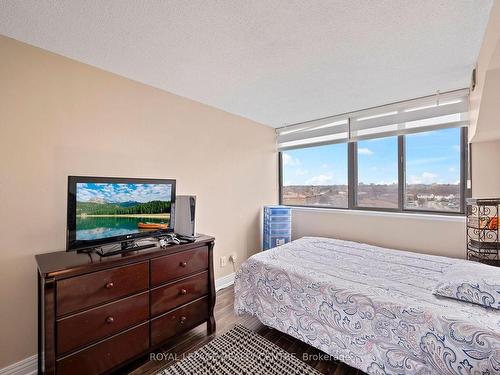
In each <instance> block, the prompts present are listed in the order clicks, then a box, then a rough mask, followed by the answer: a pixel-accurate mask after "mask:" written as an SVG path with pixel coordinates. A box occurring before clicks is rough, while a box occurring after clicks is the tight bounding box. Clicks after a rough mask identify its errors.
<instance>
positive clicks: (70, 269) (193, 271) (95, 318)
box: [36, 235, 215, 375]
mask: <svg viewBox="0 0 500 375" xmlns="http://www.w3.org/2000/svg"><path fill="white" fill-rule="evenodd" d="M213 246H214V238H213V237H209V236H204V235H203V236H201V237H200V238H198V239H197V240H196V242H194V243H190V244H183V245H170V246H169V247H167V248H166V249H161V248H159V247H155V248H151V249H147V250H141V251H138V252H133V253H128V254H126V255H116V256H111V257H106V258H101V257H100V256H98V255H96V254H83V253H76V252H64V251H60V252H54V253H46V254H40V255H37V256H36V262H37V265H38V368H39V373H40V374H57V375H65V374H71V375H79V374H82V375H92V374H102V373H110V372H113V371H116V370H117V369H119V368H120V367H121V366H123V365H125V364H127V363H130V362H132V361H134V360H136V359H139V358H140V357H142V356H144V355H146V354H148V353H149V352H152V351H154V350H156V349H158V348H159V347H161V346H162V344H164V343H165V342H166V341H168V340H169V339H172V338H173V337H175V336H176V335H177V334H179V333H181V332H184V331H186V330H189V329H191V328H193V327H195V326H197V325H199V324H202V323H205V322H206V323H207V333H208V334H211V333H213V332H215V320H214V315H213V310H214V305H215V284H214V271H213Z"/></svg>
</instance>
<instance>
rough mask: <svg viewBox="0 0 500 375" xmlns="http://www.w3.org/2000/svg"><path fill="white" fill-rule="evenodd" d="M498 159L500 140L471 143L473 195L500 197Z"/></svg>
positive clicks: (499, 155) (499, 156) (499, 157)
mask: <svg viewBox="0 0 500 375" xmlns="http://www.w3.org/2000/svg"><path fill="white" fill-rule="evenodd" d="M499 90H500V87H499ZM499 119H500V117H499ZM499 126H500V123H499ZM499 161H500V141H491V142H479V143H472V196H473V197H476V198H499V197H500V168H499V165H498V163H499Z"/></svg>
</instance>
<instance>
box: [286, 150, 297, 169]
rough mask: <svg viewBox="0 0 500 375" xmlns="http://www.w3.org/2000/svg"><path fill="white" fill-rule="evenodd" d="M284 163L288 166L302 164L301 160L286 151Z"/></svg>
mask: <svg viewBox="0 0 500 375" xmlns="http://www.w3.org/2000/svg"><path fill="white" fill-rule="evenodd" d="M283 165H286V166H287V167H298V166H299V165H300V160H299V159H297V158H294V157H293V156H292V155H290V154H287V153H286V152H285V153H283Z"/></svg>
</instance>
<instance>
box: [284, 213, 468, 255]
mask: <svg viewBox="0 0 500 375" xmlns="http://www.w3.org/2000/svg"><path fill="white" fill-rule="evenodd" d="M292 215H293V216H292V233H293V238H294V239H295V238H300V237H303V236H324V237H334V238H340V239H344V240H350V241H357V242H365V243H369V244H372V245H377V246H384V247H389V248H393V249H400V250H408V251H414V252H420V253H425V254H434V255H444V256H449V257H453V258H464V257H465V230H464V227H465V219H464V218H463V217H445V216H438V215H435V216H430V215H419V214H394V213H381V212H367V211H361V212H360V211H348V210H328V209H307V208H304V209H294V210H293V212H292Z"/></svg>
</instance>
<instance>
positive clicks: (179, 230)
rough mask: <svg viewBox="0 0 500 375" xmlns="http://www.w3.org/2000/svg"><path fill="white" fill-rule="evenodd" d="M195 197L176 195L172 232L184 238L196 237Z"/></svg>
mask: <svg viewBox="0 0 500 375" xmlns="http://www.w3.org/2000/svg"><path fill="white" fill-rule="evenodd" d="M195 212H196V197H195V196H194V195H177V196H176V197H175V207H174V231H175V233H176V234H179V235H181V236H185V237H196V220H195V218H196V216H195Z"/></svg>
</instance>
